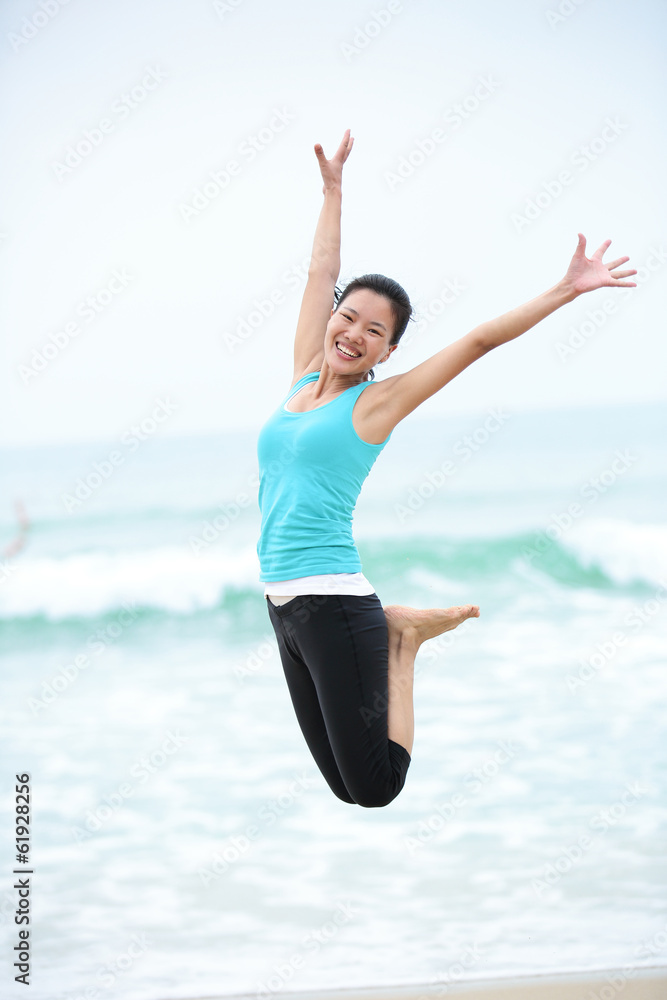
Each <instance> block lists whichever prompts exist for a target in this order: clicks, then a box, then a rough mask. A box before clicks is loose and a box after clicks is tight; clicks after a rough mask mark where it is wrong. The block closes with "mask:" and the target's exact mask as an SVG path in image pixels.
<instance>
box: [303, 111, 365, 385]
mask: <svg viewBox="0 0 667 1000" xmlns="http://www.w3.org/2000/svg"><path fill="white" fill-rule="evenodd" d="M353 143H354V139H353V138H351V137H350V129H347V131H346V132H345V135H344V136H343V139H342V142H341V144H340V146H339V147H338V150H337V151H336V154H335V155H334V156H333V158H332V159H331V160H327V159H326V157H325V155H324V150H323V149H322V146H321V145H320V144H319V143H317V144H316V145H315V155H316V156H317V159H318V161H319V164H320V171H321V173H322V180H323V188H322V190H323V193H324V204H323V206H322V210H321V212H320V217H319V219H318V222H317V229H316V230H315V238H314V240H313V252H312V254H311V258H310V264H309V266H308V281H307V283H306V288H305V291H304V293H303V299H302V302H301V311H300V313H299V319H298V321H297V327H296V335H295V338H294V377H293V383H294V382H296V381H297V379H299V378H300V377H301V376H302V375H303V374H304V372H305V371H306V370H309V371H317V369H318V366H321V363H322V359H323V358H324V335H325V332H326V327H327V323H328V322H329V318H330V316H331V310H332V307H333V301H334V288H335V285H336V281H337V280H338V275H339V273H340V219H341V204H342V177H343V164H344V163H345V160H346V159H347V158H348V156H349V155H350V150H351V149H352V145H353Z"/></svg>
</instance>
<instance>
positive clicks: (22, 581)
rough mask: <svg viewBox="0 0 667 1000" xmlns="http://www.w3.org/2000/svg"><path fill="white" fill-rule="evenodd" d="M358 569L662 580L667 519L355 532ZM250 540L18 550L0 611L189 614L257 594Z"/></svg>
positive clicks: (53, 616) (374, 575) (591, 582)
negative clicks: (57, 551) (485, 533)
mask: <svg viewBox="0 0 667 1000" xmlns="http://www.w3.org/2000/svg"><path fill="white" fill-rule="evenodd" d="M358 544H359V548H360V552H361V555H362V559H363V567H364V572H365V573H366V575H367V576H368V578H369V579H371V580H378V581H380V580H382V579H386V578H389V577H395V576H396V575H400V574H405V573H406V571H408V570H410V571H413V572H414V571H417V572H419V571H423V572H426V573H427V574H431V575H432V574H439V575H441V576H443V577H444V576H446V577H447V578H448V579H450V580H451V579H461V580H469V579H474V578H475V577H478V576H484V578H485V579H487V580H488V579H489V578H493V577H501V576H509V577H514V578H516V579H517V581H519V580H520V581H521V585H525V570H526V566H527V565H529V566H530V567H531V569H532V570H533V571H537V572H539V573H542V574H544V575H546V576H547V577H549V578H551V579H552V580H554V581H556V582H558V583H560V584H561V585H563V586H570V587H578V586H580V587H601V588H610V587H611V588H613V587H624V586H628V585H633V584H640V585H641V584H644V585H646V586H649V587H650V586H656V585H660V584H661V582H666V581H667V526H665V525H646V524H644V525H639V524H633V523H631V522H629V521H620V520H610V519H596V520H589V521H588V522H587V523H586V524H573V525H571V526H570V527H569V528H567V529H565V530H563V531H562V532H561V533H560V535H558V534H557V533H553V532H552V533H548V532H539V533H527V532H524V533H520V534H514V535H508V536H505V537H501V538H494V539H489V538H483V539H472V538H468V539H461V538H457V539H447V538H442V537H439V538H437V537H432V538H423V537H422V538H405V537H400V536H399V537H397V536H392V537H391V538H382V539H380V538H373V539H367V540H365V541H364V540H363V539H358ZM263 592H264V585H263V584H262V583H261V582H260V581H259V563H258V560H257V555H256V551H255V548H254V546H249V545H246V546H245V547H244V548H240V549H239V550H237V551H231V550H229V549H222V548H221V547H220V546H218V547H211V548H210V549H208V550H204V551H201V552H200V553H198V554H197V553H194V552H193V551H192V550H191V549H190V548H189V547H188V546H187V545H178V546H177V545H172V546H157V547H154V548H151V549H143V550H134V551H116V552H100V551H94V552H85V553H74V554H69V555H64V556H60V557H56V556H42V557H38V556H33V555H31V554H29V553H26V554H24V555H19V556H18V557H16V558H15V559H14V560H13V561H12V562H10V563H6V564H5V567H4V576H3V578H2V581H1V582H0V618H2V619H5V620H7V619H14V618H26V617H33V616H40V617H44V618H46V619H47V620H50V621H59V620H63V619H67V618H87V617H93V616H100V615H105V614H113V613H114V611H116V610H121V609H122V608H124V607H126V606H127V605H130V606H132V607H134V608H137V609H140V610H150V609H153V610H157V611H159V612H164V613H178V614H186V615H187V614H194V613H198V612H202V611H213V610H215V609H216V608H220V607H223V606H224V605H225V604H226V603H227V602H232V601H233V600H235V599H237V598H238V597H239V596H241V597H243V596H245V597H252V598H253V599H254V598H255V596H257V595H260V596H261V595H262V594H263Z"/></svg>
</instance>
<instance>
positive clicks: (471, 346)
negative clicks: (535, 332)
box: [376, 233, 637, 436]
mask: <svg viewBox="0 0 667 1000" xmlns="http://www.w3.org/2000/svg"><path fill="white" fill-rule="evenodd" d="M610 243H611V240H605V241H604V243H603V244H602V246H601V247H600V248H599V249H598V250H596V251H595V253H594V254H593V256H592V257H591V258H588V257H586V239H585V238H584V236H583V235H582V233H579V243H578V245H577V249H576V250H575V252H574V256H573V258H572V260H571V261H570V266H569V267H568V269H567V272H566V274H565V276H564V277H563V278H562V280H561V281H559V282H558V284H556V285H554V286H553V288H550V289H549V290H548V291H547V292H543V293H542V294H541V295H538V296H537V297H536V298H534V299H531V300H530V301H529V302H525V303H524V304H523V305H521V306H518V307H517V308H516V309H511V310H510V311H509V312H507V313H503V315H502V316H498V318H497V319H491V320H488V321H487V322H485V323H480V325H479V326H476V327H475V328H474V329H473V330H471V331H470V333H466V334H465V336H463V337H461V338H460V339H459V340H455V341H454V342H453V343H452V344H449V345H448V346H447V347H443V348H442V350H441V351H438V353H437V354H434V355H433V356H432V357H430V358H427V359H426V361H422V363H421V364H419V365H416V367H414V368H411V369H410V371H407V372H403V373H402V374H400V375H392V376H390V377H389V378H385V379H382V381H381V382H378V385H377V390H376V393H378V394H379V393H381V395H378V398H377V401H376V412H377V413H378V416H379V417H380V419H381V421H382V423H380V424H378V433H380V431H384V434H385V436H386V435H388V434H389V432H390V431H391V430H393V428H394V427H395V426H396V424H398V423H399V421H401V420H403V418H404V417H407V415H408V414H409V413H412V411H413V410H414V409H416V407H418V406H419V405H420V404H421V403H423V402H424V401H425V400H426V399H428V398H429V396H433V395H435V393H436V392H439V391H440V389H442V388H443V387H444V386H445V385H447V383H448V382H451V380H452V379H453V378H455V377H456V376H457V375H460V374H461V372H462V371H464V370H465V369H466V368H468V367H469V366H470V365H471V364H473V362H474V361H477V360H478V359H479V358H481V357H483V356H484V355H485V354H487V353H488V352H489V351H491V350H492V349H493V348H494V347H499V346H500V344H506V343H507V342H508V341H509V340H514V338H515V337H518V336H520V334H522V333H525V332H526V330H529V329H530V328H531V327H532V326H535V324H536V323H539V322H540V320H543V319H544V318H545V316H548V315H549V314H550V313H552V312H554V311H555V310H556V309H558V308H560V306H562V305H565V303H566V302H571V301H572V300H573V299H576V298H577V296H578V295H582V294H583V293H584V292H591V291H593V289H595V288H602V287H603V286H605V285H613V286H615V287H617V288H635V287H636V282H634V281H622V280H621V279H622V278H627V277H628V276H629V275H631V274H636V273H637V272H636V270H634V269H632V270H628V271H619V270H617V268H618V267H619V266H620V265H621V264H624V263H625V261H626V260H629V259H630V258H629V257H619V258H618V259H617V260H614V261H612V262H611V263H610V264H603V262H602V257H603V255H604V253H605V251H606V250H607V248H608V246H609V244H610Z"/></svg>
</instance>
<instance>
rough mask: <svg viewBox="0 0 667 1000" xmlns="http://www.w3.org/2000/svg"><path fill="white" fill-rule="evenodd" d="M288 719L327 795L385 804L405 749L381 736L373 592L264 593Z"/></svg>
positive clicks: (380, 617)
mask: <svg viewBox="0 0 667 1000" xmlns="http://www.w3.org/2000/svg"><path fill="white" fill-rule="evenodd" d="M266 604H267V607H268V609H269V618H270V619H271V624H272V625H273V629H274V631H275V633H276V638H277V640H278V649H279V651H280V658H281V660H282V664H283V668H284V671H285V678H286V680H287V686H288V688H289V693H290V696H291V698H292V704H293V705H294V711H295V712H296V717H297V719H298V721H299V725H300V726H301V731H302V733H303V735H304V737H305V739H306V743H307V744H308V748H309V750H310V752H311V753H312V755H313V757H314V758H315V762H316V763H317V766H318V767H319V769H320V771H321V772H322V774H323V775H324V777H325V779H326V781H327V783H328V785H329V787H330V788H331V790H332V792H333V793H334V794H335V795H337V796H338V798H339V799H342V800H343V802H351V803H356V804H357V805H360V806H367V807H372V806H386V805H388V803H389V802H391V801H392V799H395V798H396V796H397V795H398V793H399V792H400V791H401V789H402V788H403V785H404V784H405V777H406V774H407V770H408V767H409V766H410V760H411V758H410V754H409V753H408V751H407V750H406V749H405V747H403V746H401V745H400V743H395V742H394V740H390V739H389V738H388V736H387V706H388V684H387V678H388V664H389V642H388V634H387V620H386V618H385V615H384V611H383V610H382V603H381V601H380V598H379V597H378V595H377V594H375V593H373V594H368V595H364V596H360V595H357V594H308V595H300V596H298V597H294V598H292V600H291V601H287V602H286V603H285V604H279V605H274V604H272V603H271V601H270V599H269V598H268V597H267V598H266Z"/></svg>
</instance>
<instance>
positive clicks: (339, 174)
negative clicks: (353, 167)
mask: <svg viewBox="0 0 667 1000" xmlns="http://www.w3.org/2000/svg"><path fill="white" fill-rule="evenodd" d="M353 145H354V139H353V138H351V137H350V129H349V128H348V129H347V130H346V132H345V135H344V136H343V139H342V141H341V144H340V146H339V147H338V149H337V150H336V152H335V153H334V155H333V156H332V158H331V159H330V160H327V158H326V156H325V155H324V150H323V149H322V146H321V144H320V143H319V142H316V143H315V156H316V157H317V161H318V163H319V165H320V172H321V174H322V180H323V181H324V187H323V188H322V191H326V190H327V188H340V187H341V185H342V181H343V164H344V163H345V161H346V160H347V158H348V156H349V155H350V151H351V149H352V146H353Z"/></svg>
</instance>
